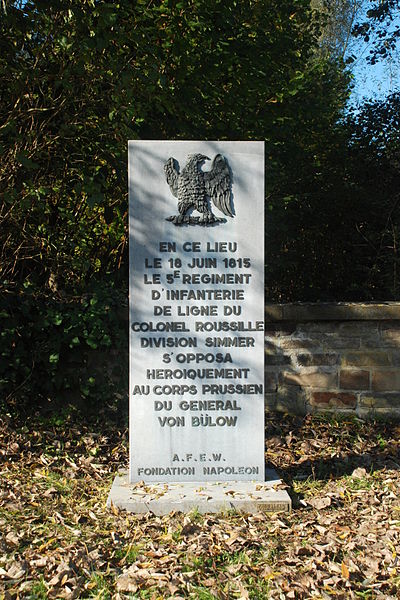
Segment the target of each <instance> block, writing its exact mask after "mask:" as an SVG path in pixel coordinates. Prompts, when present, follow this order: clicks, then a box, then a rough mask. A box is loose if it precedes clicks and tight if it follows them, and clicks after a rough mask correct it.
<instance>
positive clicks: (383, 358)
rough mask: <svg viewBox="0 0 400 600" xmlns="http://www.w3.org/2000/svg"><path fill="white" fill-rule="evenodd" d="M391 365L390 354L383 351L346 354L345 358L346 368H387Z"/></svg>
mask: <svg viewBox="0 0 400 600" xmlns="http://www.w3.org/2000/svg"><path fill="white" fill-rule="evenodd" d="M390 364H391V360H390V353H389V352H385V351H383V350H379V351H376V352H372V351H371V352H366V351H364V352H346V354H345V355H344V357H343V365H344V366H346V367H385V366H389V365H390Z"/></svg>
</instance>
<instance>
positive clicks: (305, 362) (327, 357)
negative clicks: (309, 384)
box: [297, 352, 338, 367]
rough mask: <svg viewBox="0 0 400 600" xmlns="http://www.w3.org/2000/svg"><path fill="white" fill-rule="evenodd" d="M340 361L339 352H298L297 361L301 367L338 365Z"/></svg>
mask: <svg viewBox="0 0 400 600" xmlns="http://www.w3.org/2000/svg"><path fill="white" fill-rule="evenodd" d="M337 361H338V355H337V354H330V353H327V352H324V353H316V354H298V356H297V362H298V364H299V365H300V366H301V367H314V366H327V367H331V366H333V365H336V364H337Z"/></svg>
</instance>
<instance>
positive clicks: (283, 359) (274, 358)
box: [264, 353, 291, 366]
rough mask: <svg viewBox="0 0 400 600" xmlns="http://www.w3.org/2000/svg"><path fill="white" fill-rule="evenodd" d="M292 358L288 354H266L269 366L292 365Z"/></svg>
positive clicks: (266, 361)
mask: <svg viewBox="0 0 400 600" xmlns="http://www.w3.org/2000/svg"><path fill="white" fill-rule="evenodd" d="M290 363H291V358H290V356H288V355H287V354H278V353H275V354H269V353H266V354H265V359H264V364H265V365H267V366H275V365H290Z"/></svg>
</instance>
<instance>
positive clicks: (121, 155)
mask: <svg viewBox="0 0 400 600" xmlns="http://www.w3.org/2000/svg"><path fill="white" fill-rule="evenodd" d="M328 4H329V3H328ZM348 4H349V3H348V2H347V3H345V2H343V7H345V5H346V6H347V5H348ZM392 4H393V5H394V4H396V3H389V4H388V5H387V12H386V16H387V15H388V14H389V13H390V10H392V9H393V6H392ZM324 7H325V8H326V6H325V5H324V4H321V3H318V2H317V3H315V2H313V3H312V5H310V2H309V0H246V1H242V2H237V1H235V0H229V1H228V2H226V1H224V2H222V1H221V0H212V1H211V0H186V1H182V2H179V1H175V0H162V1H161V2H158V3H151V2H150V3H149V2H148V1H146V2H144V1H143V0H138V1H137V2H135V3H132V2H130V1H128V0H120V1H117V2H105V1H103V0H79V1H78V0H54V1H52V2H51V3H50V4H49V3H48V2H47V1H44V0H28V1H27V2H10V1H9V2H5V1H4V2H3V3H2V8H1V12H0V136H1V137H0V150H1V163H0V198H1V200H0V240H1V242H0V247H1V257H0V295H1V296H0V302H1V305H0V318H1V321H2V322H1V329H0V334H1V347H0V353H1V359H2V360H1V366H0V386H1V388H2V392H3V398H6V399H8V400H10V399H12V398H18V399H19V401H21V400H22V399H23V398H25V399H26V400H30V399H31V398H32V397H35V401H36V399H37V401H38V402H45V403H47V402H48V401H49V399H50V400H52V401H54V397H55V396H57V398H58V399H59V401H60V402H65V401H66V399H67V400H68V401H71V400H72V399H75V400H77V401H81V402H82V403H83V405H84V406H85V407H86V408H89V407H92V408H96V406H98V405H99V403H100V402H104V401H105V400H107V399H108V398H111V397H113V398H115V392H117V390H121V389H125V385H126V384H125V380H126V360H127V351H126V348H127V339H126V333H125V330H126V327H125V324H124V320H123V318H122V315H123V312H124V308H125V307H126V296H127V231H126V221H127V194H126V190H127V185H126V141H127V140H128V139H140V138H148V139H163V138H165V139H167V138H175V139H196V138H197V139H264V140H265V142H266V150H267V152H266V156H267V164H266V170H267V199H266V210H267V223H268V225H267V231H266V244H267V252H266V255H267V257H268V259H267V264H266V280H267V299H268V300H269V301H282V302H284V301H293V300H312V301H318V300H374V299H376V300H383V299H385V300H390V299H398V297H399V283H398V268H397V247H398V233H399V232H398V210H399V195H398V189H399V188H398V181H399V141H398V140H399V95H398V94H393V95H392V96H391V97H390V98H388V99H385V100H384V101H381V102H378V101H376V102H373V101H371V102H368V103H366V104H365V106H363V107H362V109H361V110H358V111H355V112H354V113H351V111H350V112H349V111H348V110H346V106H347V104H346V103H347V100H348V97H349V93H350V81H351V77H350V73H349V71H348V69H347V67H346V65H345V61H344V60H343V53H342V54H341V52H340V51H338V48H339V49H340V47H341V46H340V44H341V42H340V40H343V39H345V38H346V36H343V25H339V26H338V27H339V28H338V35H337V40H339V42H340V43H339V46H338V44H337V43H336V42H335V43H334V42H332V23H331V22H330V23H329V36H331V37H330V38H329V40H330V41H329V44H328V43H325V44H324V43H323V41H324V40H325V42H326V40H327V39H328V38H327V34H326V32H327V31H328V25H327V23H326V14H327V13H326V10H325V8H324ZM380 16H381V14H380V13H374V14H372V15H371V19H370V21H369V24H370V26H371V27H373V26H374V18H375V19H379V17H380ZM343 22H344V23H348V20H347V21H346V20H344V21H343ZM340 27H342V30H340ZM366 31H367V30H366V27H364V28H362V24H360V26H359V28H358V29H357V31H356V33H358V34H359V35H362V34H365V35H366V33H365V32H366ZM368 31H369V30H368ZM324 32H325V37H324ZM360 32H361V33H360ZM339 33H340V35H339ZM321 40H322V41H321ZM332 49H334V50H332ZM377 51H379V48H378V50H377ZM110 364H112V365H115V364H118V367H115V369H114V371H113V372H112V373H111V372H110V371H109V370H108V368H107V365H110ZM122 382H124V383H122Z"/></svg>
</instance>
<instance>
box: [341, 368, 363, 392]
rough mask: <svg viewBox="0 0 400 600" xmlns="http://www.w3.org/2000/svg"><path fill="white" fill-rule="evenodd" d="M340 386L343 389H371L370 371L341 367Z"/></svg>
mask: <svg viewBox="0 0 400 600" xmlns="http://www.w3.org/2000/svg"><path fill="white" fill-rule="evenodd" d="M339 387H340V388H341V389H342V390H369V371H364V370H359V369H341V371H340V373H339Z"/></svg>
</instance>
